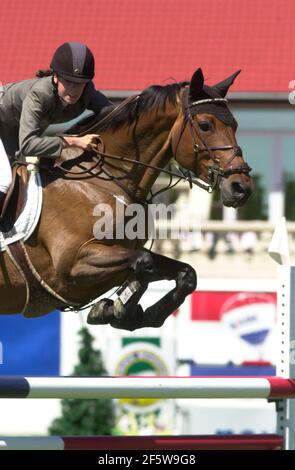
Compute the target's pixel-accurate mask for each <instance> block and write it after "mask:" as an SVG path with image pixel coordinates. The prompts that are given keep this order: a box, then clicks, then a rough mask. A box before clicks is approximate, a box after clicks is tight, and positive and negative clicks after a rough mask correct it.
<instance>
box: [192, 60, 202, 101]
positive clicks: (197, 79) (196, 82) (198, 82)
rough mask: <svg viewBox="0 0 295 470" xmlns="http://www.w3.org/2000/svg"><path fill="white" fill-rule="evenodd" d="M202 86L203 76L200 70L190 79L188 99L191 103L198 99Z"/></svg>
mask: <svg viewBox="0 0 295 470" xmlns="http://www.w3.org/2000/svg"><path fill="white" fill-rule="evenodd" d="M203 85H204V75H203V72H202V69H201V68H198V70H196V71H195V73H194V75H193V76H192V78H191V82H190V87H189V97H190V99H191V101H195V100H197V99H198V98H199V96H200V94H201V91H202V90H203Z"/></svg>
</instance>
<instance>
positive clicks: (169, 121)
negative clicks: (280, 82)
mask: <svg viewBox="0 0 295 470" xmlns="http://www.w3.org/2000/svg"><path fill="white" fill-rule="evenodd" d="M238 73H239V71H238V72H236V73H235V74H233V75H232V76H230V77H229V78H227V79H226V80H224V81H222V82H220V83H218V84H216V85H215V86H208V85H207V84H204V77H203V73H202V70H201V69H200V68H199V69H198V70H196V72H195V73H194V74H193V76H192V79H191V81H190V82H180V83H173V84H168V85H164V86H152V87H149V88H147V89H145V90H144V91H143V92H142V93H141V94H139V95H138V96H135V97H133V98H132V99H130V100H129V102H128V103H125V104H124V105H122V106H121V105H119V106H118V107H117V108H115V110H114V111H112V112H111V114H110V115H109V116H107V117H106V118H104V119H103V120H102V121H100V122H97V123H96V124H94V125H93V126H92V127H91V129H89V130H88V132H90V131H91V133H95V134H97V135H98V136H100V138H99V142H103V147H102V144H101V145H97V146H94V147H93V149H92V150H91V151H87V152H83V153H82V154H81V150H80V154H78V155H77V149H72V148H71V149H68V150H67V152H66V153H65V154H64V155H63V156H62V157H61V159H60V161H59V162H58V164H57V165H56V166H53V167H51V169H50V171H49V169H48V166H47V167H43V165H42V159H41V165H40V173H41V179H42V187H43V207H42V213H41V218H40V221H39V224H38V226H37V228H36V230H35V231H34V233H33V234H32V236H31V237H30V238H29V239H28V240H27V241H26V242H25V243H24V246H25V248H26V251H27V254H28V258H29V259H30V263H31V266H32V269H33V270H34V275H35V277H36V278H38V281H39V283H40V285H41V284H42V289H43V291H42V289H41V290H40V295H39V296H38V295H37V296H36V295H35V296H34V302H33V303H31V304H29V303H28V302H29V301H28V299H29V296H30V286H29V285H28V282H27V281H26V280H25V279H24V276H22V275H21V274H20V272H19V271H18V269H17V268H16V267H15V265H14V264H13V262H12V261H11V258H10V257H9V256H8V255H7V252H3V253H1V254H0V266H1V271H0V312H1V313H3V314H15V313H19V312H21V313H22V314H23V315H24V316H25V317H27V318H34V317H37V316H41V315H45V314H48V313H49V312H51V311H52V310H55V309H64V308H65V307H70V308H72V309H73V310H79V308H81V307H83V306H84V305H86V304H88V303H89V302H90V301H94V302H95V303H94V304H93V306H92V308H91V310H90V313H89V314H88V319H87V321H88V323H89V324H92V325H94V324H95V325H98V324H99V325H102V324H110V325H111V326H113V327H115V328H120V329H127V330H131V331H132V330H135V329H137V328H142V327H147V326H148V327H160V326H161V325H162V324H163V323H164V321H165V319H166V318H167V317H168V316H169V315H170V314H171V313H172V312H173V311H175V310H176V309H177V308H178V307H179V306H180V305H181V304H182V302H183V301H184V299H185V298H186V296H187V295H188V294H190V293H191V292H193V291H194V290H195V288H196V273H195V270H194V269H193V268H192V267H191V266H190V265H189V264H186V263H183V262H180V261H177V260H174V259H170V258H168V257H166V256H163V255H160V254H157V253H153V252H152V251H150V250H148V249H145V248H144V244H145V240H139V239H137V240H130V239H127V237H125V238H124V239H115V238H114V239H111V240H110V239H106V240H99V239H97V238H95V237H94V236H93V226H94V223H95V217H94V209H95V207H96V206H97V205H98V204H105V205H108V207H111V208H112V210H113V211H115V210H116V209H115V202H116V200H117V199H118V198H122V197H124V198H125V200H127V204H129V203H134V202H137V203H139V204H142V206H143V207H146V206H148V204H146V201H147V198H148V195H149V192H150V189H151V188H152V185H153V183H154V182H155V180H156V179H157V177H158V175H159V174H160V172H161V171H162V170H164V169H165V167H167V164H168V163H169V162H170V160H171V159H172V158H174V159H175V161H176V162H177V163H178V165H179V167H180V168H182V172H183V173H182V174H183V175H186V176H185V178H186V179H187V180H189V181H190V182H192V183H195V184H198V185H199V186H201V187H203V188H204V189H205V190H208V191H212V190H213V189H217V190H219V191H220V194H221V199H222V202H223V204H225V205H227V206H233V207H238V206H240V205H242V204H244V203H245V202H246V201H247V199H248V197H249V196H250V194H251V191H252V180H251V177H250V175H249V172H250V170H251V169H250V168H249V166H248V165H247V164H246V163H245V161H244V159H243V156H242V151H241V149H240V147H239V146H238V145H237V142H236V138H235V132H236V128H237V122H236V120H235V118H234V117H233V115H232V114H231V112H230V110H229V108H228V106H227V100H226V98H225V96H226V93H227V91H228V89H229V87H230V85H231V84H232V83H233V81H234V79H235V77H236V76H237V75H238ZM84 133H87V132H84ZM185 172H186V173H185ZM161 279H168V280H174V281H175V282H176V285H175V287H174V288H173V289H172V290H171V291H170V292H168V293H167V294H166V295H165V296H164V297H163V298H161V299H160V300H159V301H158V302H157V303H155V304H154V305H152V306H150V307H149V308H147V309H146V310H145V311H144V310H143V309H142V307H141V305H140V304H139V303H138V302H139V300H140V298H141V296H142V295H143V293H144V292H145V291H146V289H147V287H148V284H149V283H150V282H153V281H157V280H161ZM122 285H123V288H122V289H121V291H122V295H119V296H118V298H117V299H116V300H111V299H102V300H99V301H95V299H97V298H98V297H100V296H102V295H103V294H104V293H105V292H107V291H109V290H110V289H111V288H114V287H118V286H122ZM32 290H33V289H32ZM44 292H47V294H48V295H45V294H44ZM31 294H32V292H31ZM28 305H30V308H28Z"/></svg>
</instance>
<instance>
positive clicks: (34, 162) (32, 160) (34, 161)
mask: <svg viewBox="0 0 295 470" xmlns="http://www.w3.org/2000/svg"><path fill="white" fill-rule="evenodd" d="M26 162H27V163H28V166H27V170H28V171H29V172H32V173H36V172H37V171H38V166H39V157H26Z"/></svg>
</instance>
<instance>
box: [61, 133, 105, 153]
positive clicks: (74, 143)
mask: <svg viewBox="0 0 295 470" xmlns="http://www.w3.org/2000/svg"><path fill="white" fill-rule="evenodd" d="M98 138H99V136H98V135H97V134H86V135H83V136H82V137H77V136H63V140H64V142H65V143H66V146H68V147H78V148H81V149H82V150H91V149H92V148H93V145H95V144H96V143H97V141H98Z"/></svg>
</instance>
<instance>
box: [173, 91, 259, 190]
mask: <svg viewBox="0 0 295 470" xmlns="http://www.w3.org/2000/svg"><path fill="white" fill-rule="evenodd" d="M220 102H221V103H227V99H226V98H208V99H204V100H199V101H193V102H192V103H189V91H188V88H187V89H185V90H184V92H183V95H182V111H183V115H184V121H183V125H182V128H181V131H180V134H179V137H178V140H177V144H176V146H175V150H174V158H175V160H176V161H177V158H176V154H177V148H178V145H179V142H180V139H181V136H182V134H183V132H184V129H185V126H186V124H187V123H188V126H189V130H190V134H191V137H192V141H193V149H194V152H195V154H196V157H197V158H198V157H199V153H200V152H207V153H208V154H209V156H210V158H211V160H212V164H211V165H210V166H209V167H208V182H205V181H203V180H200V179H199V178H195V177H193V176H192V172H191V171H190V170H188V171H184V170H181V171H182V173H183V174H184V175H185V176H186V177H187V178H188V179H189V180H190V181H191V183H194V184H196V185H197V186H200V187H201V188H202V189H205V190H206V191H208V192H209V193H211V192H212V191H213V190H214V189H215V188H216V186H217V184H218V182H219V180H220V178H227V177H228V176H230V175H234V174H242V173H244V174H246V175H248V174H249V173H250V171H251V168H250V166H249V165H248V164H247V163H246V162H244V163H243V164H242V165H238V166H234V165H233V164H232V162H233V160H234V159H235V158H236V157H242V156H243V154H242V149H241V148H240V147H239V146H238V145H219V146H214V147H209V146H208V145H207V143H206V142H205V140H204V139H203V137H202V135H201V133H200V131H199V129H198V127H197V126H196V124H195V122H194V120H193V117H194V116H196V114H197V113H195V114H193V113H192V112H191V108H194V107H195V106H199V105H200V104H206V103H220ZM197 139H198V140H199V141H201V144H202V145H203V146H202V145H200V144H198V142H197ZM216 150H233V154H232V156H231V158H230V160H229V162H228V163H227V164H226V166H225V168H222V167H221V165H220V158H219V157H217V156H216V155H215V154H214V153H213V152H215V151H216ZM178 163H179V162H178Z"/></svg>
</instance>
